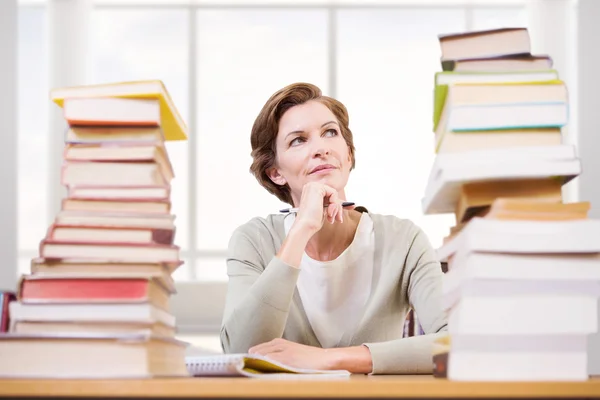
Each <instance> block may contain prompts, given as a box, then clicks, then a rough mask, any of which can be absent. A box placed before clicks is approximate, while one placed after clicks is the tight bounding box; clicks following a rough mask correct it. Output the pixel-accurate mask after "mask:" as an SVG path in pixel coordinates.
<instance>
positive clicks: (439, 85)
mask: <svg viewBox="0 0 600 400" xmlns="http://www.w3.org/2000/svg"><path fill="white" fill-rule="evenodd" d="M558 80H559V76H558V72H557V71H556V70H542V71H507V72H485V71H483V72H482V71H473V72H446V71H442V72H437V73H436V74H435V78H434V84H435V86H434V92H433V129H434V130H436V129H437V125H438V123H439V120H440V117H441V114H442V110H443V108H444V104H445V103H446V97H447V95H448V90H449V87H450V86H452V85H458V84H476V83H480V84H486V83H487V84H496V85H501V84H511V85H515V84H517V85H518V84H529V85H531V84H546V83H552V82H556V81H558Z"/></svg>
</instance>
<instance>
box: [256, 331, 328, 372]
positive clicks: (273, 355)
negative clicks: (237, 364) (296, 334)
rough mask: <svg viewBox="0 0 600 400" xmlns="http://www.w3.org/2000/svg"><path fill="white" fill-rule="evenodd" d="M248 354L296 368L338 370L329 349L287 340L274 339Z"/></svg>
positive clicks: (257, 346)
mask: <svg viewBox="0 0 600 400" xmlns="http://www.w3.org/2000/svg"><path fill="white" fill-rule="evenodd" d="M248 352H249V353H250V354H259V355H262V356H265V357H268V358H270V359H271V360H274V361H278V362H280V363H282V364H285V365H288V366H290V367H295V368H306V369H320V370H329V369H336V368H335V362H336V360H335V359H334V356H335V354H333V353H331V352H328V350H327V349H322V348H320V347H313V346H307V345H304V344H298V343H294V342H290V341H289V340H286V339H273V340H271V341H270V342H266V343H262V344H259V345H256V346H254V347H252V348H250V350H249V351H248Z"/></svg>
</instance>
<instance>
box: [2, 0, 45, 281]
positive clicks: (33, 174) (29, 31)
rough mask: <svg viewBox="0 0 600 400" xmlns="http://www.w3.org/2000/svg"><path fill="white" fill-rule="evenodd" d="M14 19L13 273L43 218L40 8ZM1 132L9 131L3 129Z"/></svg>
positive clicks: (22, 268)
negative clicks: (15, 149)
mask: <svg viewBox="0 0 600 400" xmlns="http://www.w3.org/2000/svg"><path fill="white" fill-rule="evenodd" d="M18 12H19V16H18V18H19V20H18V39H17V40H18V61H17V62H18V86H17V93H18V99H17V102H18V104H17V105H18V113H19V114H18V117H17V118H18V119H17V124H18V141H17V143H18V170H17V173H18V189H17V190H18V194H17V196H18V201H17V204H18V210H17V212H18V250H19V253H18V254H19V262H18V273H19V274H21V273H28V272H29V265H30V260H31V258H33V257H35V256H37V253H38V248H39V242H40V241H41V240H42V239H43V237H44V236H45V235H46V230H47V228H48V226H49V224H50V220H49V218H48V198H49V197H48V176H47V175H46V173H45V171H46V170H47V165H48V126H47V125H48V123H47V121H48V107H49V106H50V104H49V100H48V81H47V71H48V62H47V57H46V46H45V37H44V29H45V14H46V13H45V10H44V9H43V8H33V7H32V8H29V7H27V8H24V7H20V8H19V11H18ZM4 134H7V135H9V134H12V133H11V132H5V133H4Z"/></svg>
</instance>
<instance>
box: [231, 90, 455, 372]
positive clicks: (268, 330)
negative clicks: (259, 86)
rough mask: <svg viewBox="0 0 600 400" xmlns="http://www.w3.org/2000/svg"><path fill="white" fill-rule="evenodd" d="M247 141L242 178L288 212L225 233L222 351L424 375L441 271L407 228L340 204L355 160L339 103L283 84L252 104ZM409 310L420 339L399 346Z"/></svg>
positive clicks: (440, 324)
mask: <svg viewBox="0 0 600 400" xmlns="http://www.w3.org/2000/svg"><path fill="white" fill-rule="evenodd" d="M251 144H252V157H253V163H252V166H251V172H252V173H253V174H254V175H255V176H256V178H257V180H258V181H259V183H260V184H261V185H262V186H264V187H265V188H266V189H267V190H268V191H269V192H270V193H272V194H274V195H275V196H277V197H278V198H279V199H280V200H282V201H283V202H285V203H289V204H290V205H292V206H293V207H297V208H299V210H298V211H297V213H289V214H274V215H269V216H268V217H267V218H254V219H252V220H250V221H249V222H247V223H246V224H244V225H242V226H240V227H239V228H238V229H237V230H236V231H235V232H234V233H233V235H232V237H231V240H230V243H229V250H228V257H227V272H228V275H229V284H228V290H227V300H226V306H225V313H224V317H223V325H222V329H221V344H222V346H223V349H224V351H225V352H226V353H245V352H250V353H255V354H261V355H265V356H268V357H270V358H272V359H274V360H277V361H280V362H283V363H285V364H288V365H292V366H296V367H301V368H315V369H346V370H348V371H350V372H352V373H364V374H368V373H372V374H397V373H424V372H425V373H429V372H431V371H432V361H431V360H432V359H431V357H432V355H431V346H432V342H433V341H434V340H435V339H436V335H433V334H435V333H438V332H441V331H445V330H446V316H445V315H444V313H443V312H442V308H441V287H442V271H441V267H440V264H439V262H438V261H437V259H436V255H435V252H434V250H433V249H432V247H431V245H430V244H429V241H428V239H427V238H426V236H425V234H424V233H423V232H422V231H421V230H420V229H419V228H418V227H417V226H415V225H414V224H413V223H412V222H410V221H408V220H405V219H399V218H396V217H394V216H389V215H379V214H372V213H369V212H366V210H364V211H365V212H359V211H357V209H352V208H343V207H342V205H341V203H342V202H343V201H345V200H346V196H345V193H344V188H345V186H346V183H347V181H348V176H349V174H350V171H351V170H352V169H353V168H354V164H355V159H354V144H353V138H352V133H351V131H350V129H349V127H348V113H347V111H346V108H345V107H344V105H342V104H341V103H340V102H339V101H337V100H335V99H332V98H329V97H326V96H323V95H322V94H321V91H320V90H319V88H318V87H316V86H314V85H311V84H306V83H297V84H293V85H290V86H287V87H285V88H283V89H281V90H279V91H278V92H276V93H275V94H274V95H273V96H271V98H270V99H269V100H268V101H267V103H266V104H265V105H264V107H263V109H262V110H261V112H260V114H259V115H258V117H257V118H256V121H255V122H254V126H253V127H252V134H251ZM390 184H395V182H390ZM411 306H412V307H413V308H414V309H415V311H416V313H417V315H418V316H419V322H420V323H421V325H422V327H423V329H424V331H425V333H426V335H423V336H416V337H410V338H402V332H403V323H404V319H405V317H406V314H407V312H408V310H409V308H410V307H411Z"/></svg>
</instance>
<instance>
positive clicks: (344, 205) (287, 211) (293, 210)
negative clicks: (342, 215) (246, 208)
mask: <svg viewBox="0 0 600 400" xmlns="http://www.w3.org/2000/svg"><path fill="white" fill-rule="evenodd" d="M353 205H354V203H353V202H351V201H344V202H343V203H342V207H349V206H353ZM325 207H326V206H323V208H325ZM298 210H299V209H298V208H284V209H283V210H279V212H280V213H295V212H298Z"/></svg>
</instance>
